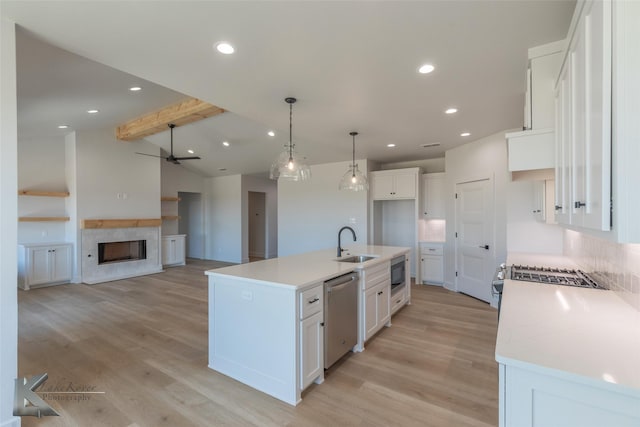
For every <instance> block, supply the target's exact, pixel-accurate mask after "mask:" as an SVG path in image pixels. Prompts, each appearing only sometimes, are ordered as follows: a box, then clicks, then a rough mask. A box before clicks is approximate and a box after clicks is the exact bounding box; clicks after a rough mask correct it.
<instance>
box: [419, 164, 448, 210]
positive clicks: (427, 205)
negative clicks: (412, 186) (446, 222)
mask: <svg viewBox="0 0 640 427" xmlns="http://www.w3.org/2000/svg"><path fill="white" fill-rule="evenodd" d="M422 192H423V193H422V215H423V217H424V218H425V219H444V173H429V174H424V175H422Z"/></svg>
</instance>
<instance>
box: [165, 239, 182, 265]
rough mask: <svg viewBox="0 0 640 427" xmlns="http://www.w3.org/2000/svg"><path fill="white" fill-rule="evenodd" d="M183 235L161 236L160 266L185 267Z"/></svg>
mask: <svg viewBox="0 0 640 427" xmlns="http://www.w3.org/2000/svg"><path fill="white" fill-rule="evenodd" d="M185 240H186V235H185V234H175V235H170V236H162V265H167V266H172V265H185V264H186V261H185V260H186V253H185Z"/></svg>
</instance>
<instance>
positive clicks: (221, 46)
mask: <svg viewBox="0 0 640 427" xmlns="http://www.w3.org/2000/svg"><path fill="white" fill-rule="evenodd" d="M216 49H217V50H218V52H220V53H224V54H225V55H231V54H232V53H233V52H235V51H236V50H235V49H234V47H233V46H231V45H230V44H229V43H227V42H218V43H216Z"/></svg>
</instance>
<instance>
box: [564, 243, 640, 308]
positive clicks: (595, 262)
mask: <svg viewBox="0 0 640 427" xmlns="http://www.w3.org/2000/svg"><path fill="white" fill-rule="evenodd" d="M564 255H565V256H568V257H569V258H571V259H572V260H573V261H574V262H575V263H576V264H578V265H579V266H580V268H581V269H582V270H584V271H586V272H588V273H590V274H593V275H594V278H597V280H598V281H602V282H603V284H604V285H605V286H606V287H608V288H609V289H611V290H613V291H615V292H617V293H618V294H619V295H620V296H621V297H622V298H623V299H624V300H625V301H627V302H628V303H629V304H631V305H632V306H633V307H635V308H636V309H638V310H640V245H637V244H620V243H614V242H610V241H608V240H605V239H600V238H597V237H593V236H590V235H587V234H583V233H579V232H577V231H572V230H565V236H564Z"/></svg>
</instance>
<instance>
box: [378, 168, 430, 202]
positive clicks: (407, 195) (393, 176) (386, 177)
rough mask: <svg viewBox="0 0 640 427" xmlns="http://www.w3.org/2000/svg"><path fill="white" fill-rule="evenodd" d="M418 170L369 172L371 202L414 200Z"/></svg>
mask: <svg viewBox="0 0 640 427" xmlns="http://www.w3.org/2000/svg"><path fill="white" fill-rule="evenodd" d="M419 170H420V169H419V168H407V169H394V170H386V171H376V172H371V187H372V188H371V190H372V199H373V200H393V199H415V198H416V194H417V189H418V174H419Z"/></svg>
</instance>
